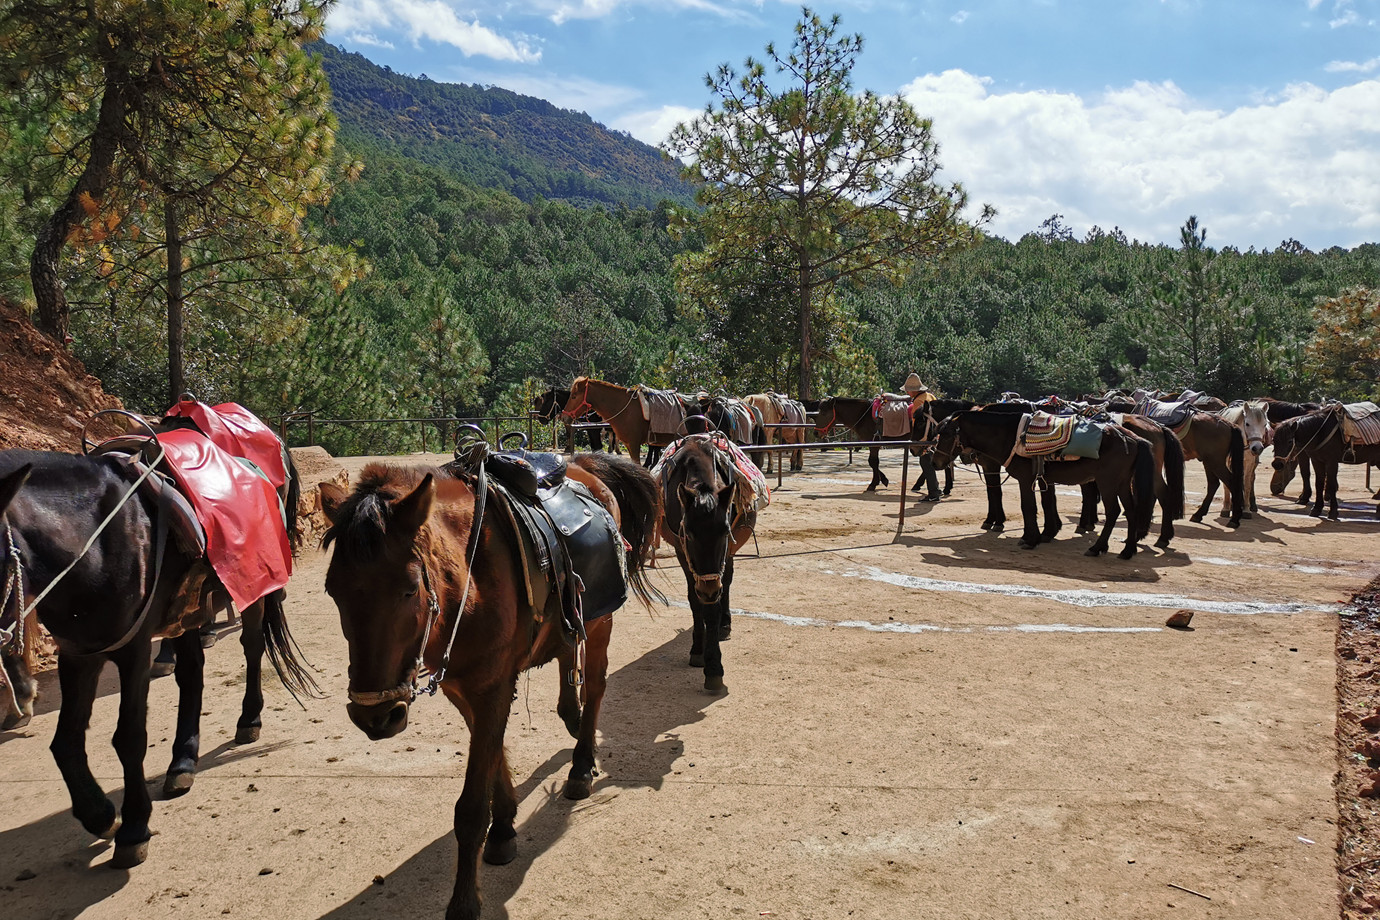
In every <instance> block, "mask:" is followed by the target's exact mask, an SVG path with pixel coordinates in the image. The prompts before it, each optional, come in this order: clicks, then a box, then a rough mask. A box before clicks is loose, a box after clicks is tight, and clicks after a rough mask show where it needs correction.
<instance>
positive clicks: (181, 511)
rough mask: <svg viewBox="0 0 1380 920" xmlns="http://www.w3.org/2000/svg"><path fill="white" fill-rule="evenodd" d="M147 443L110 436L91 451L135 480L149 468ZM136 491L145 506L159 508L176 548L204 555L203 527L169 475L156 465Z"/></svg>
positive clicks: (196, 556)
mask: <svg viewBox="0 0 1380 920" xmlns="http://www.w3.org/2000/svg"><path fill="white" fill-rule="evenodd" d="M150 446H151V445H150V442H149V439H148V438H144V437H128V436H126V437H117V438H110V439H109V440H106V441H103V442H101V443H100V444H98V445H97V446H96V448H95V450H93V451H92V452H91V455H92V456H105V457H109V458H110V459H111V460H112V461H113V462H114V463H115V464H116V468H117V469H118V470H119V473H120V475H121V476H123V477H124V478H125V479H126V480H128V481H129V482H130V483H134V482H138V480H139V477H140V476H143V475H144V473H145V472H147V471H148V468H149V467H148V460H149V459H150V458H148V457H147V456H146V454H145V451H146V450H147V449H148V448H149V447H150ZM138 491H139V497H140V498H142V499H144V501H145V502H146V503H147V505H148V506H150V507H153V508H156V509H158V510H157V513H158V514H159V515H160V516H163V517H164V518H165V519H166V520H167V526H168V530H169V532H170V533H171V534H172V535H173V538H174V539H175V540H176V541H177V546H178V549H180V550H181V551H182V552H183V553H185V554H186V555H188V556H192V557H193V558H199V557H201V556H204V555H206V531H205V530H204V529H202V526H201V522H200V521H198V520H197V518H196V512H195V511H194V510H192V505H191V503H190V502H188V501H187V497H186V496H185V495H183V494H182V492H181V491H180V490H179V489H178V488H177V483H176V482H174V481H173V478H172V477H171V476H170V475H168V474H167V473H165V472H163V471H162V470H157V469H155V470H154V472H153V473H152V474H151V475H149V476H148V477H147V478H145V479H144V481H143V482H141V483H139V490H138Z"/></svg>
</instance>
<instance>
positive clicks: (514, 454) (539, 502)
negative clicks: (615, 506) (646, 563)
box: [444, 449, 628, 643]
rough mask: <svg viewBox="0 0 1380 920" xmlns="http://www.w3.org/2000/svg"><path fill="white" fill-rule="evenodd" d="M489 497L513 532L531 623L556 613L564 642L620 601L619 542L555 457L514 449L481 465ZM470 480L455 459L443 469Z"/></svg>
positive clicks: (623, 596)
mask: <svg viewBox="0 0 1380 920" xmlns="http://www.w3.org/2000/svg"><path fill="white" fill-rule="evenodd" d="M482 463H483V469H484V474H485V476H486V477H487V486H488V494H489V498H490V499H492V500H493V504H494V507H495V508H496V509H497V510H499V511H501V512H502V516H503V518H504V519H505V520H506V521H507V522H508V523H509V525H510V526H511V527H512V528H513V531H514V533H515V534H516V535H517V543H518V547H519V549H520V551H521V556H522V566H521V568H522V572H523V583H524V586H525V588H526V594H527V602H528V604H529V605H530V607H531V609H532V611H533V613H534V615H535V616H536V619H537V621H538V622H544V621H545V619H546V617H547V616H558V617H559V618H560V622H561V624H562V627H563V632H564V635H565V637H566V639H567V640H568V641H570V642H571V643H574V642H575V641H576V640H583V639H584V638H585V624H587V623H589V622H591V621H593V620H597V619H598V618H600V617H602V616H605V615H607V614H609V613H612V612H613V611H615V610H617V609H618V608H619V607H621V606H623V604H624V603H625V602H626V601H627V599H628V588H627V573H626V571H625V567H626V555H625V549H624V547H625V544H624V542H623V536H622V534H621V533H620V532H619V530H618V525H617V523H615V522H614V520H613V516H612V515H611V514H609V512H608V509H607V508H605V507H604V506H603V505H602V504H600V502H599V500H598V499H596V498H595V497H594V495H593V493H591V492H590V491H589V489H587V488H585V487H584V486H583V485H582V484H580V483H578V482H574V481H572V480H568V479H566V475H565V474H566V461H565V458H564V457H562V456H561V455H560V454H551V453H536V452H528V451H526V450H522V449H518V450H511V451H500V452H494V453H488V454H487V455H486V456H485V457H484V459H483V460H482ZM444 468H445V469H446V470H447V471H448V472H450V473H452V474H455V475H458V476H461V477H463V478H465V479H468V480H474V479H475V477H476V475H477V470H476V469H475V468H474V466H473V465H472V464H471V463H469V462H467V461H465V460H463V459H459V458H457V459H456V460H454V461H452V462H451V463H449V464H447V465H446V467H444Z"/></svg>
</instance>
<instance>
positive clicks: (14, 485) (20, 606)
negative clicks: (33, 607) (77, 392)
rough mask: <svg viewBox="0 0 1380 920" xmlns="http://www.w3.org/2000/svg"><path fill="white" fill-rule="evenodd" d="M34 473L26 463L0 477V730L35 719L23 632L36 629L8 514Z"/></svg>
mask: <svg viewBox="0 0 1380 920" xmlns="http://www.w3.org/2000/svg"><path fill="white" fill-rule="evenodd" d="M32 471H33V464H32V463H26V464H24V465H23V466H21V467H19V468H18V469H16V470H14V471H12V472H10V473H8V474H7V475H5V476H4V477H3V478H0V522H3V524H4V528H3V530H4V541H5V545H4V551H5V556H4V562H3V566H4V584H3V586H0V731H10V730H11V729H17V728H23V727H24V726H25V725H27V724H28V723H29V720H30V719H31V718H33V714H34V700H35V699H36V698H37V697H38V684H37V682H35V681H34V679H33V673H32V664H31V659H32V657H33V655H32V651H33V640H32V639H31V640H30V641H29V642H28V643H27V644H26V643H25V639H24V632H25V630H26V629H27V628H31V627H32V626H33V619H32V617H29V618H27V619H29V622H27V623H26V622H24V619H26V618H25V617H24V616H23V614H24V602H25V600H26V598H25V595H24V581H23V573H22V570H21V569H20V561H19V557H18V555H17V554H16V553H15V552H14V549H15V547H14V535H13V533H12V532H11V531H10V525H9V522H8V521H7V520H6V519H5V512H6V511H7V510H8V509H9V506H10V503H11V502H13V501H14V497H15V496H16V495H18V494H19V490H20V488H22V487H23V485H24V481H25V480H26V479H28V478H29V473H30V472H32Z"/></svg>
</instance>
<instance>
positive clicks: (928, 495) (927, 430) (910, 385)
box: [901, 371, 944, 502]
mask: <svg viewBox="0 0 1380 920" xmlns="http://www.w3.org/2000/svg"><path fill="white" fill-rule="evenodd" d="M905 390H906V395H908V396H910V397H911V417H912V418H914V417H915V416H916V415H917V414H923V415H924V417H925V424H924V427H923V428H922V429H921V430H920V431H918V432H917V431H915V429H914V428H912V429H911V433H912V437H915V438H916V439H917V440H921V441H924V440H928V439H929V437H930V435H931V434H932V431H931V428H932V427H933V426H934V417H933V416H932V415H930V412H929V409H928V408H927V407H926V406H925V403H927V402H930V401H931V400H933V399H934V398H935V395H934V394H933V393H931V392H930V388H929V387H927V386H925V384H924V383H922V382H921V381H920V375H919V374H917V373H915V372H914V371H911V373H910V376H908V377H907V378H906V383H905ZM932 457H933V454H932V452H931V451H929V450H924V451H922V452H921V453H920V454H919V464H920V476H919V477H917V478H916V480H915V485H916V487H917V488H918V487H919V485H920V482H921V480H922V479H923V480H924V483H925V497H924V498H922V499H920V500H921V501H922V502H937V501H939V500H940V499H942V498H943V497H944V496H943V494H942V493H941V492H940V491H939V476H938V474H936V473H935V471H934V460H933V459H932ZM905 487H906V486H905V483H902V484H901V488H903V489H904V488H905Z"/></svg>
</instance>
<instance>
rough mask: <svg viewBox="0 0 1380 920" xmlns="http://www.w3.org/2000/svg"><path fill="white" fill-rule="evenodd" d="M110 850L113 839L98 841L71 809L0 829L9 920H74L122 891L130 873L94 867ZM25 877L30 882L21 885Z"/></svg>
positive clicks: (2, 893)
mask: <svg viewBox="0 0 1380 920" xmlns="http://www.w3.org/2000/svg"><path fill="white" fill-rule="evenodd" d="M110 848H111V844H110V843H109V842H108V841H105V840H96V841H92V840H91V837H90V835H89V834H87V832H86V831H84V830H83V829H82V827H81V825H80V824H78V823H77V819H76V818H74V817H72V814H71V812H70V811H65V810H64V811H61V812H57V813H55V814H51V815H48V816H47V817H45V818H40V819H39V820H37V821H34V822H32V823H30V824H26V825H24V826H23V827H16V828H12V829H10V830H6V831H0V866H4V867H5V878H4V880H3V881H0V904H3V905H4V910H3V914H4V916H5V918H6V920H40V918H42V920H70V918H75V917H77V916H79V915H80V914H81V913H82V912H84V911H85V910H87V909H88V908H90V907H92V906H94V905H96V904H99V903H100V902H101V901H103V900H105V899H106V898H108V897H110V895H112V894H114V893H115V892H116V891H119V890H120V889H121V888H123V887H124V886H125V884H126V883H127V882H128V881H129V879H130V873H129V872H128V871H126V870H116V869H112V868H110V867H109V866H108V865H106V864H104V862H102V863H101V864H97V865H94V866H93V865H92V864H93V862H95V861H96V860H98V859H100V858H101V857H102V856H104V855H105V853H106V852H107V851H109V850H110ZM30 873H32V875H30ZM20 875H23V876H25V877H27V880H26V881H19V880H18V877H19V876H20Z"/></svg>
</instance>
